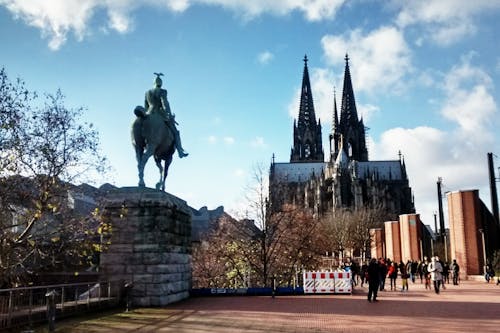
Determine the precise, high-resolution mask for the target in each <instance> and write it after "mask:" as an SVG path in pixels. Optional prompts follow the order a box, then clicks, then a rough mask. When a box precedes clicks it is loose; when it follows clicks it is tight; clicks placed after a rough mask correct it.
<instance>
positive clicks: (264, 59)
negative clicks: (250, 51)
mask: <svg viewBox="0 0 500 333" xmlns="http://www.w3.org/2000/svg"><path fill="white" fill-rule="evenodd" d="M273 59H274V54H272V53H271V52H269V51H264V52H262V53H259V55H258V56H257V61H258V62H259V63H260V64H262V65H267V64H268V63H270V62H271V60H273Z"/></svg>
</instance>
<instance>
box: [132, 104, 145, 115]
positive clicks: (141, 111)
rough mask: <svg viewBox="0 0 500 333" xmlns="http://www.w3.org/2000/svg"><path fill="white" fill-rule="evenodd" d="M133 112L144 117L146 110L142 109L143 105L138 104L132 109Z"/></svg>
mask: <svg viewBox="0 0 500 333" xmlns="http://www.w3.org/2000/svg"><path fill="white" fill-rule="evenodd" d="M134 114H135V115H136V116H137V117H138V118H144V117H146V110H145V109H144V107H142V106H140V105H137V106H136V107H135V109H134Z"/></svg>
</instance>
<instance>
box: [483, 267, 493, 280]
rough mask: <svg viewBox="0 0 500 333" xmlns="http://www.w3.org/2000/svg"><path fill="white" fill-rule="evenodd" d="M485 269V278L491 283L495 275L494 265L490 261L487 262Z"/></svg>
mask: <svg viewBox="0 0 500 333" xmlns="http://www.w3.org/2000/svg"><path fill="white" fill-rule="evenodd" d="M484 271H485V273H484V278H485V279H486V282H487V283H490V280H491V279H492V278H494V277H495V271H494V270H493V267H492V266H491V264H490V263H487V264H486V266H485V268H484Z"/></svg>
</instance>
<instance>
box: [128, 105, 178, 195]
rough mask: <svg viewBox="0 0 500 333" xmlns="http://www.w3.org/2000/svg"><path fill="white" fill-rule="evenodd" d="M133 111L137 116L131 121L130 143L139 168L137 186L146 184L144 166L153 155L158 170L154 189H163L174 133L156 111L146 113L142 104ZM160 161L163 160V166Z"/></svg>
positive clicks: (173, 143)
mask: <svg viewBox="0 0 500 333" xmlns="http://www.w3.org/2000/svg"><path fill="white" fill-rule="evenodd" d="M134 113H135V115H136V116H137V118H136V119H135V121H134V122H133V123H132V145H133V146H134V148H135V157H136V159H137V169H138V170H139V186H140V187H144V186H146V184H145V183H144V167H145V166H146V163H147V162H148V159H149V158H150V157H151V156H153V157H154V159H155V162H156V166H158V169H159V170H160V180H159V181H158V183H156V189H157V190H162V191H165V179H166V178H167V174H168V167H169V166H170V163H172V155H173V154H174V152H175V141H174V140H175V137H174V134H173V133H172V131H171V130H170V129H169V128H168V126H167V125H166V124H165V120H164V119H163V117H162V116H161V115H160V114H159V113H158V112H157V111H155V110H153V111H152V112H148V113H146V112H145V109H144V108H143V107H142V106H137V107H136V108H135V109H134ZM162 161H165V166H164V167H163V166H162V163H161V162H162Z"/></svg>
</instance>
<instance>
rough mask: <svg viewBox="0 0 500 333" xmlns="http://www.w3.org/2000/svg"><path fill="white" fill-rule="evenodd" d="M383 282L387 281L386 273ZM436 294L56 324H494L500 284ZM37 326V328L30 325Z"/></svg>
mask: <svg viewBox="0 0 500 333" xmlns="http://www.w3.org/2000/svg"><path fill="white" fill-rule="evenodd" d="M387 282H388V281H387ZM446 287H447V289H446V290H444V291H442V292H441V293H440V294H435V293H434V291H429V290H425V288H424V286H423V285H422V284H420V282H418V283H415V284H413V283H411V282H410V285H409V289H410V290H409V291H408V292H404V293H402V292H400V291H399V290H398V291H383V292H379V300H380V301H379V302H377V303H369V302H368V301H367V298H366V292H367V288H366V286H365V287H359V286H358V287H356V288H355V291H354V293H353V294H352V295H305V296H278V297H276V298H274V299H273V298H271V297H269V296H267V297H243V296H219V297H199V298H191V299H188V300H185V301H182V302H179V303H176V304H173V305H170V306H167V307H164V308H149V309H134V310H133V311H130V312H128V313H125V312H120V313H118V312H115V313H105V314H95V315H92V316H91V317H86V318H85V319H70V320H66V321H60V322H58V323H57V325H56V328H57V331H58V332H82V333H83V332H122V333H126V332H176V333H184V332H185V333H188V332H204V333H226V332H227V333H229V332H231V333H233V332H253V333H260V332H262V333H263V332H384V333H385V332H410V331H413V332H482V333H483V332H500V286H497V285H495V284H494V283H491V284H487V283H485V282H479V281H477V282H476V281H465V282H462V283H461V284H460V285H459V286H454V285H447V286H446ZM37 332H43V330H37Z"/></svg>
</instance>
